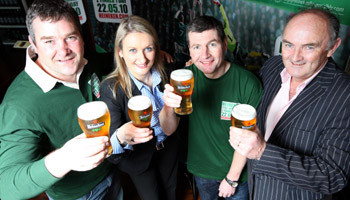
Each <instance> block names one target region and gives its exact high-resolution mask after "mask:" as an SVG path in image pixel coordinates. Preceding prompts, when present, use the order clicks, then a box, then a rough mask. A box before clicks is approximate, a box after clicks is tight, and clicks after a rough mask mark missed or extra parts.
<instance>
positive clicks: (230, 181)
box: [225, 176, 239, 188]
mask: <svg viewBox="0 0 350 200" xmlns="http://www.w3.org/2000/svg"><path fill="white" fill-rule="evenodd" d="M225 181H226V182H227V183H228V184H229V185H230V186H231V187H233V188H236V187H237V186H238V184H239V183H238V181H233V180H230V179H229V178H227V176H226V177H225Z"/></svg>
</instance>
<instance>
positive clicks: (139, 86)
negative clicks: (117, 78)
mask: <svg viewBox="0 0 350 200" xmlns="http://www.w3.org/2000/svg"><path fill="white" fill-rule="evenodd" d="M128 73H129V75H130V78H131V79H132V80H133V81H134V83H135V85H136V87H137V89H138V90H139V91H141V89H142V88H143V87H147V88H148V86H147V85H145V84H144V83H142V82H141V81H139V80H137V79H136V78H135V77H134V76H133V75H132V74H131V73H130V71H129V70H128ZM151 73H152V82H153V85H152V89H153V88H154V87H156V86H158V85H159V84H160V82H161V81H162V79H161V77H160V74H159V72H158V71H157V70H155V69H153V68H152V69H151Z"/></svg>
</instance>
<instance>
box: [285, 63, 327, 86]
mask: <svg viewBox="0 0 350 200" xmlns="http://www.w3.org/2000/svg"><path fill="white" fill-rule="evenodd" d="M327 62H328V61H327ZM327 62H326V63H325V64H324V65H323V66H322V67H321V68H320V69H319V70H318V71H317V72H316V73H314V74H313V75H312V76H310V77H309V78H308V79H306V80H305V81H304V82H302V83H301V84H300V85H298V87H297V90H298V89H299V88H305V87H306V86H307V85H308V84H309V83H310V82H311V81H312V80H313V79H314V78H315V77H316V76H317V74H318V73H320V71H321V70H322V69H323V68H324V66H326V64H327ZM280 76H281V81H282V84H286V83H289V84H290V80H291V77H292V76H291V75H290V74H289V73H288V71H287V69H286V68H284V69H283V70H282V72H281V73H280Z"/></svg>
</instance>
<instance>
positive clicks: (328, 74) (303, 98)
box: [272, 59, 335, 137]
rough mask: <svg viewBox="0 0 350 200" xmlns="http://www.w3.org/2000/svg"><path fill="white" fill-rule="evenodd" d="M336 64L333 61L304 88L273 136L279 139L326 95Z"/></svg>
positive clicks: (284, 115) (277, 125) (278, 124)
mask: <svg viewBox="0 0 350 200" xmlns="http://www.w3.org/2000/svg"><path fill="white" fill-rule="evenodd" d="M334 71H335V64H334V62H333V60H332V59H330V60H329V62H328V63H327V64H326V66H325V67H324V69H322V71H320V73H319V74H318V75H317V76H316V77H315V78H314V79H313V80H312V81H311V82H310V83H309V84H308V85H307V86H306V87H305V88H304V90H303V91H302V92H301V93H300V94H299V96H298V97H297V98H296V99H295V100H294V102H293V103H292V104H291V105H290V106H289V108H288V109H287V110H286V112H285V113H284V114H283V116H282V117H281V119H280V120H279V122H278V123H277V124H276V127H275V129H274V131H273V132H272V136H273V135H274V136H275V137H278V136H279V135H281V134H282V133H284V130H285V129H286V128H288V127H289V125H290V124H291V123H292V122H293V121H295V120H296V119H297V118H298V117H299V115H301V114H302V113H303V112H304V111H305V110H306V109H308V108H309V107H310V106H313V105H314V104H315V102H316V101H317V100H318V99H319V98H320V97H321V96H322V95H323V94H324V93H325V90H326V89H327V87H328V86H329V84H330V83H331V82H332V80H333V76H334Z"/></svg>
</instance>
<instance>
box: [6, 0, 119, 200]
mask: <svg viewBox="0 0 350 200" xmlns="http://www.w3.org/2000/svg"><path fill="white" fill-rule="evenodd" d="M26 22H27V28H28V32H29V35H30V37H29V41H30V43H31V46H30V47H28V49H27V58H26V66H25V69H24V71H22V72H21V73H20V74H19V75H18V76H17V77H16V79H15V80H14V81H13V83H12V84H11V86H10V87H9V89H8V91H7V93H6V95H5V98H4V100H3V102H2V104H1V105H0V124H1V129H0V142H1V148H0V198H1V199H2V200H7V199H11V200H13V199H28V198H31V197H34V196H36V195H38V194H40V193H42V192H46V194H47V195H48V196H49V198H50V199H64V200H68V199H85V198H86V197H89V198H90V199H100V198H103V197H105V196H106V194H110V193H108V192H110V191H111V190H109V189H110V186H111V184H112V176H113V173H112V172H111V164H109V163H108V162H107V161H105V157H106V155H107V150H106V147H107V146H108V145H109V143H108V137H96V138H86V136H85V135H84V134H83V133H82V130H81V129H80V127H79V124H78V120H77V114H76V112H77V108H78V106H79V105H81V104H83V103H85V102H87V101H92V100H96V99H98V98H96V97H95V96H94V93H93V92H92V88H91V86H90V84H92V83H91V82H90V80H91V77H93V76H95V75H97V76H98V77H101V76H102V72H101V68H102V67H101V66H99V65H97V64H96V65H94V64H95V63H93V62H92V61H90V60H89V64H87V60H86V59H85V58H84V57H83V56H84V41H83V38H82V32H81V27H80V22H79V18H78V15H77V13H76V12H75V11H74V9H73V8H72V7H70V5H69V3H67V2H65V1H64V0H50V1H49V0H37V1H34V2H33V3H32V5H31V7H30V8H29V10H28V13H27V20H26ZM100 72H101V73H100ZM116 181H117V182H116V184H115V185H114V186H113V190H114V192H116V193H117V194H119V199H121V198H122V197H121V196H122V192H120V184H119V182H118V181H119V179H118V177H117V179H116ZM108 190H109V191H108ZM117 196H118V195H117ZM114 199H118V198H116V197H115V198H114Z"/></svg>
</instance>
